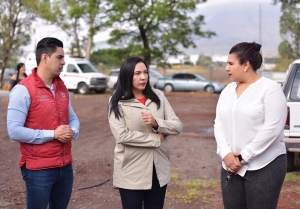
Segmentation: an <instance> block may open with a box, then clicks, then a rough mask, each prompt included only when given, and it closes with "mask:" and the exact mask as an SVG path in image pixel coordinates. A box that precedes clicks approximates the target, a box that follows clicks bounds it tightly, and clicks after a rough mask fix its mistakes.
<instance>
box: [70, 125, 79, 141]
mask: <svg viewBox="0 0 300 209" xmlns="http://www.w3.org/2000/svg"><path fill="white" fill-rule="evenodd" d="M71 129H72V130H73V131H74V133H75V134H74V137H73V139H74V140H77V139H78V137H79V131H78V130H77V128H74V127H71Z"/></svg>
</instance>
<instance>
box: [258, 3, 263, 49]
mask: <svg viewBox="0 0 300 209" xmlns="http://www.w3.org/2000/svg"><path fill="white" fill-rule="evenodd" d="M258 37H259V40H258V41H259V44H260V45H262V42H261V6H260V4H259V34H258Z"/></svg>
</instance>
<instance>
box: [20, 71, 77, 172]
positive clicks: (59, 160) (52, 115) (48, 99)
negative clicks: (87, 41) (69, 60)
mask: <svg viewBox="0 0 300 209" xmlns="http://www.w3.org/2000/svg"><path fill="white" fill-rule="evenodd" d="M19 84H22V85H24V86H25V87H26V88H27V90H28V92H29V94H30V99H31V104H30V107H29V110H28V114H27V118H26V121H25V124H24V127H27V128H31V129H39V130H55V129H56V128H57V127H58V126H60V125H67V124H68V118H69V116H68V104H69V92H68V90H67V88H66V87H65V85H64V83H63V81H62V80H61V79H60V77H56V78H54V80H53V85H54V91H55V98H54V97H53V94H52V92H51V90H50V89H49V88H48V87H47V86H46V85H45V83H44V82H43V81H42V79H41V78H40V77H39V76H38V75H37V74H36V68H35V69H33V70H32V74H31V75H29V76H28V77H27V78H25V79H23V80H22V81H21V82H20V83H19ZM71 146H72V144H71V142H69V143H65V144H63V143H61V142H59V141H58V140H56V139H54V140H53V141H49V142H46V143H43V144H27V143H20V149H21V154H22V156H21V160H20V163H19V166H20V167H21V166H23V165H24V163H26V168H27V169H31V170H41V169H47V168H55V167H62V166H65V165H68V164H70V163H72V154H71Z"/></svg>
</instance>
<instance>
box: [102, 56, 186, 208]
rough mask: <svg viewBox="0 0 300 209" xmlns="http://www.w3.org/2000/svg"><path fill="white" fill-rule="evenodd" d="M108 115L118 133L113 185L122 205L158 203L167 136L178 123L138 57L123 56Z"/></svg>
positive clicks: (165, 177)
mask: <svg viewBox="0 0 300 209" xmlns="http://www.w3.org/2000/svg"><path fill="white" fill-rule="evenodd" d="M108 120H109V125H110V128H111V131H112V133H113V135H114V137H115V139H116V147H115V150H114V152H115V157H114V174H113V185H114V186H115V187H117V188H119V192H120V196H121V200H122V206H123V209H142V208H143V205H144V208H145V209H147V208H155V209H162V208H163V205H164V199H165V194H166V189H167V184H168V182H169V181H170V146H169V142H168V139H167V136H168V135H176V134H179V133H180V132H181V131H182V123H181V122H180V120H179V118H178V117H177V116H176V114H175V113H174V111H173V109H172V107H171V105H170V103H169V102H168V100H167V99H166V97H165V96H164V94H163V93H162V92H161V91H160V90H157V89H154V88H152V87H151V86H150V84H149V74H148V67H147V65H146V63H145V62H144V61H143V60H142V59H141V58H139V57H129V58H127V59H126V60H125V61H123V63H122V65H121V68H120V73H119V77H118V82H117V87H116V90H115V91H114V93H113V94H112V96H111V98H110V102H109V113H108Z"/></svg>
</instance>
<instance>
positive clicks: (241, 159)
mask: <svg viewBox="0 0 300 209" xmlns="http://www.w3.org/2000/svg"><path fill="white" fill-rule="evenodd" d="M238 158H239V161H240V162H241V164H242V165H246V164H248V163H247V162H246V161H245V160H244V159H243V158H242V155H239V156H238Z"/></svg>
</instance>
